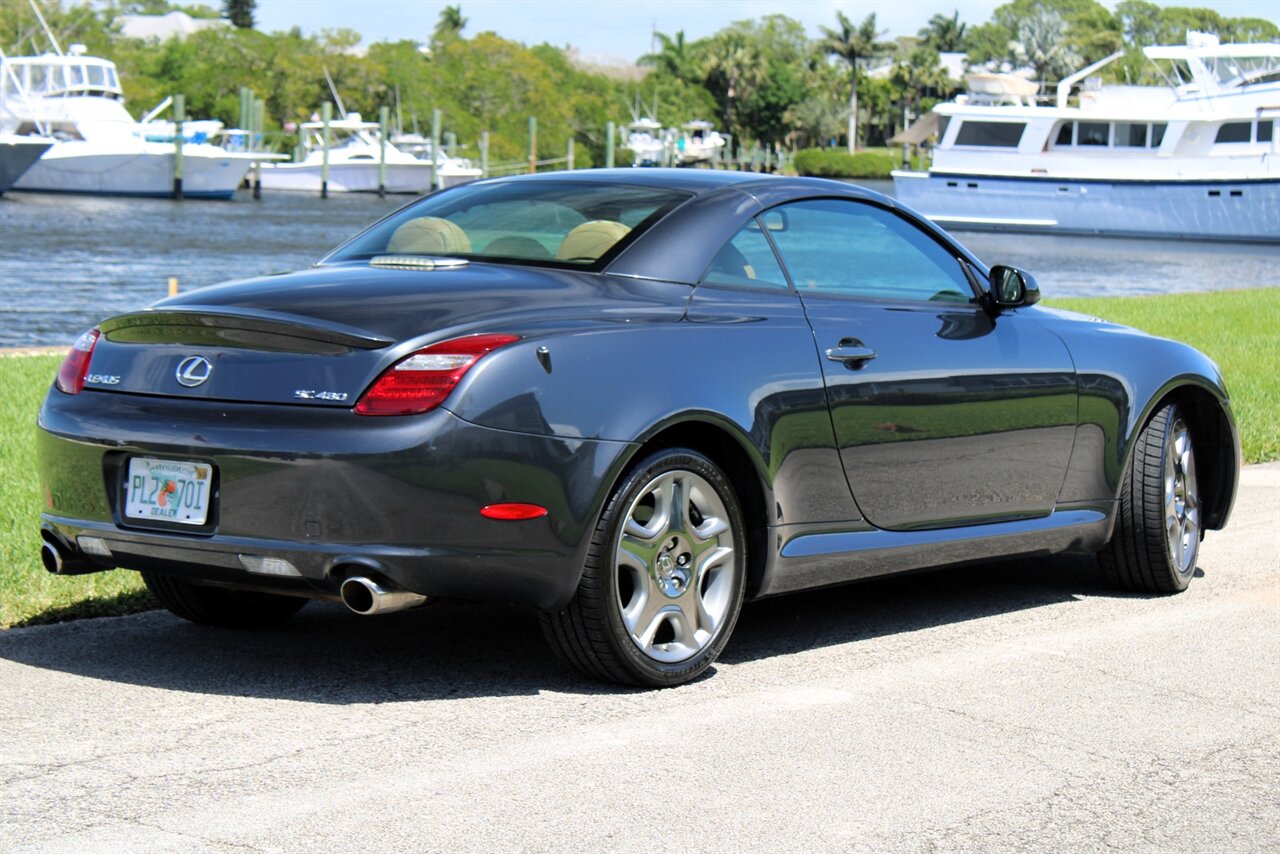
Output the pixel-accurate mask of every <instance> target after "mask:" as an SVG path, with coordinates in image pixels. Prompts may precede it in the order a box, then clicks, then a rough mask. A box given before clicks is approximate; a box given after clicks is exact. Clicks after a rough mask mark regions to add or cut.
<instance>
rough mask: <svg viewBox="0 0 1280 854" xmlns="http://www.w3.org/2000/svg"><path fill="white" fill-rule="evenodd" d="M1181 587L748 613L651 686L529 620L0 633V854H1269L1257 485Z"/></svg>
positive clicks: (1266, 620) (473, 617) (1273, 536)
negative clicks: (568, 648) (702, 658)
mask: <svg viewBox="0 0 1280 854" xmlns="http://www.w3.org/2000/svg"><path fill="white" fill-rule="evenodd" d="M1200 572H1201V573H1202V577H1199V578H1197V579H1196V580H1195V581H1194V582H1193V583H1192V585H1191V588H1190V589H1189V590H1188V591H1187V592H1186V593H1184V594H1182V595H1178V596H1173V597H1150V596H1139V595H1123V594H1116V593H1114V592H1112V591H1110V590H1108V589H1107V588H1105V587H1103V586H1102V583H1101V579H1100V577H1099V573H1098V571H1097V569H1096V566H1095V564H1094V563H1093V562H1092V561H1091V560H1088V559H1083V558H1042V559H1036V560H1027V561H1022V562H1018V563H1013V564H1003V565H994V564H993V565H990V566H984V567H977V568H968V569H961V570H950V571H946V572H940V573H930V574H920V575H913V576H908V577H902V578H894V579H886V580H880V581H875V582H869V583H865V584H861V585H853V586H848V587H842V588H837V589H834V590H825V591H817V592H809V593H803V594H798V595H793V596H788V597H781V598H778V599H773V600H768V601H764V602H759V603H755V604H752V605H749V606H747V607H746V608H745V609H744V611H743V615H742V618H741V621H740V622H739V625H738V629H737V631H736V633H735V636H734V638H733V640H732V641H731V643H730V645H729V648H728V649H727V650H726V653H725V655H724V656H723V658H722V660H721V662H719V663H718V664H717V666H716V667H715V669H714V671H713V672H712V673H711V674H710V675H709V676H707V677H706V678H704V679H702V680H700V681H698V682H696V683H695V684H692V685H688V686H685V687H683V688H678V689H673V690H668V691H656V692H644V691H634V690H622V689H616V688H612V687H609V686H604V685H596V684H592V683H588V682H584V681H582V680H580V679H579V678H578V677H576V676H575V675H573V674H572V673H569V672H567V671H565V670H563V669H561V668H560V666H559V665H558V664H556V662H555V661H554V660H553V658H552V657H551V655H550V653H549V651H548V650H547V649H546V648H545V646H544V645H543V642H542V639H541V635H540V633H539V631H538V626H537V621H536V618H535V617H534V615H533V614H531V613H527V612H525V611H521V610H517V609H514V608H506V607H495V606H488V605H449V606H441V607H437V608H431V607H428V608H425V609H421V610H417V611H410V612H404V613H400V614H393V615H388V616H385V617H376V618H368V619H362V618H357V617H354V616H352V615H350V614H348V613H347V612H346V611H344V610H343V609H341V608H339V607H336V606H331V605H315V604H313V605H311V606H309V607H308V608H306V609H305V610H303V611H302V613H301V614H300V615H299V616H298V617H297V618H296V619H295V620H294V621H293V622H291V623H290V624H289V625H288V626H287V627H286V628H284V629H281V630H276V631H270V632H238V631H228V630H216V629H208V628H202V627H198V626H193V625H190V624H187V623H184V622H182V621H180V620H178V619H177V618H175V617H172V616H170V615H169V614H167V613H165V612H159V611H157V612H151V613H146V614H139V615H135V616H130V617H120V618H110V619H95V620H82V621H79V622H73V623H65V624H61V625H53V626H41V627H34V628H28V629H16V630H12V631H8V632H3V633H0V733H2V735H0V851H5V852H15V851H57V852H77V854H79V853H80V852H92V851H126V850H127V851H130V852H136V851H181V852H191V851H228V852H230V851H321V850H324V851H355V850H359V851H374V852H381V851H401V850H415V851H416V850H440V851H449V852H454V851H493V850H503V851H507V850H533V851H541V850H550V849H556V850H574V851H587V850H590V851H596V850H601V849H603V850H619V851H643V852H652V851H680V852H694V851H717V852H718V851H739V850H742V851H746V850H766V851H775V850H784V851H791V850H837V849H838V850H842V851H868V852H873V851H874V852H883V851H982V852H992V851H1018V852H1023V851H1051V850H1052V851H1086V850H1099V849H1109V848H1116V849H1123V850H1125V851H1179V852H1185V851H1224V852H1247V851H1271V852H1274V851H1277V850H1280V795H1278V794H1277V793H1280V703H1278V700H1280V464H1270V465H1266V466H1254V467H1249V468H1247V469H1246V470H1245V472H1244V475H1243V483H1242V486H1241V491H1240V495H1239V499H1238V503H1237V507H1236V513H1235V516H1234V518H1233V520H1232V523H1231V526H1230V528H1229V529H1228V530H1227V531H1225V532H1217V533H1212V534H1210V536H1209V538H1208V539H1207V540H1206V541H1205V543H1204V545H1203V549H1202V551H1201V558H1200Z"/></svg>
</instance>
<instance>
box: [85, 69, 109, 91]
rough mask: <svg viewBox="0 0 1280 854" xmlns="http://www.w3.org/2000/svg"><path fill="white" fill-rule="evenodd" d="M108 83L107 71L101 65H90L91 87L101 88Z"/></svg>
mask: <svg viewBox="0 0 1280 854" xmlns="http://www.w3.org/2000/svg"><path fill="white" fill-rule="evenodd" d="M106 82H107V69H105V68H103V67H102V66H101V65H90V66H89V85H91V86H97V87H100V86H104V85H106Z"/></svg>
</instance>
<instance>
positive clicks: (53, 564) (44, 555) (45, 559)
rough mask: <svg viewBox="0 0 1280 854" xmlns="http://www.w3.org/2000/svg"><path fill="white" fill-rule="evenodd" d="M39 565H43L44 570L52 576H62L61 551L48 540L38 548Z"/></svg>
mask: <svg viewBox="0 0 1280 854" xmlns="http://www.w3.org/2000/svg"><path fill="white" fill-rule="evenodd" d="M40 563H42V564H44V568H45V570H47V571H48V572H51V573H53V574H54V575H61V574H62V564H63V559H62V550H61V549H59V548H58V547H57V546H55V545H54V544H53V543H51V542H49V541H48V540H45V541H44V544H43V545H41V546H40Z"/></svg>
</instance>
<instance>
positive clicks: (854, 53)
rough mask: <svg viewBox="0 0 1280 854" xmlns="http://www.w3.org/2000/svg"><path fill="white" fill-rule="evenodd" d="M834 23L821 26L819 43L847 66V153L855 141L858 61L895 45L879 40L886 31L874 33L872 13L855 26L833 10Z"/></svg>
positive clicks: (856, 134) (874, 17)
mask: <svg viewBox="0 0 1280 854" xmlns="http://www.w3.org/2000/svg"><path fill="white" fill-rule="evenodd" d="M836 22H837V23H838V24H839V25H840V27H839V29H836V30H833V29H831V28H829V27H823V28H822V34H823V38H822V40H821V41H820V42H819V46H820V47H821V49H822V51H823V52H824V53H826V54H828V55H831V56H838V57H840V58H841V59H842V60H844V61H845V62H846V63H848V65H849V153H850V154H852V153H853V152H854V150H855V149H856V148H857V140H858V78H860V77H861V76H862V69H861V68H860V67H859V66H858V63H859V62H862V61H865V60H866V59H868V58H869V57H872V56H874V55H876V54H880V53H886V52H888V51H890V50H892V49H893V47H894V45H893V44H892V43H891V42H882V41H880V40H879V39H880V37H881V36H883V35H884V34H885V31H883V30H882V31H880V32H876V13H875V12H872V13H871V14H869V15H867V17H866V18H864V19H863V20H862V23H861V24H858V25H857V26H856V27H855V26H854V25H853V22H852V21H850V20H849V19H848V18H847V17H846V16H845V14H844V12H836Z"/></svg>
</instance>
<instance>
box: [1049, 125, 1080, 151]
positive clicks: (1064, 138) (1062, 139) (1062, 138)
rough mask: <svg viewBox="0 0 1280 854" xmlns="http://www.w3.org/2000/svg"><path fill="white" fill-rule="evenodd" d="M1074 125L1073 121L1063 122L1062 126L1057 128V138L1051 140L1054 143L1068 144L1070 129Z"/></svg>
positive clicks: (1069, 141)
mask: <svg viewBox="0 0 1280 854" xmlns="http://www.w3.org/2000/svg"><path fill="white" fill-rule="evenodd" d="M1073 127H1075V122H1063V123H1062V127H1060V128H1058V138H1057V139H1055V140H1054V141H1053V144H1054V145H1070V144H1071V129H1072V128H1073Z"/></svg>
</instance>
